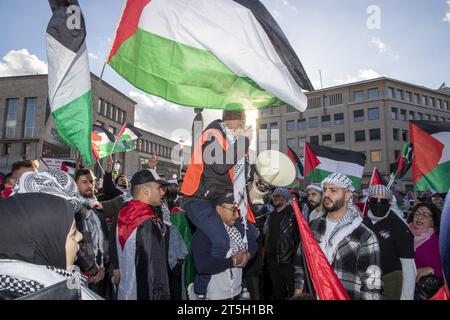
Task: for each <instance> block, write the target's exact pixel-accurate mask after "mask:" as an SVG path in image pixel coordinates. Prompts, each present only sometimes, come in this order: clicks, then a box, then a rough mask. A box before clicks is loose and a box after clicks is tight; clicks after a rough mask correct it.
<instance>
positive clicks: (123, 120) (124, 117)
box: [122, 111, 127, 123]
mask: <svg viewBox="0 0 450 320" xmlns="http://www.w3.org/2000/svg"><path fill="white" fill-rule="evenodd" d="M122 114H123V118H122V123H125V122H126V121H127V113H126V112H125V111H124V112H123V113H122Z"/></svg>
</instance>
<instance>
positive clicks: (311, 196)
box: [305, 184, 325, 222]
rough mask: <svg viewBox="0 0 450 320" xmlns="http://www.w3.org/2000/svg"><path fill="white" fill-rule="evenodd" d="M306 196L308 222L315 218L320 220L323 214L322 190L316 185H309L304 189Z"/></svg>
mask: <svg viewBox="0 0 450 320" xmlns="http://www.w3.org/2000/svg"><path fill="white" fill-rule="evenodd" d="M305 191H306V194H307V196H308V207H309V213H308V217H307V218H308V220H307V221H308V222H311V221H313V220H315V219H317V218H320V217H321V216H322V215H323V214H324V213H325V212H324V210H323V204H322V193H323V189H322V187H321V186H320V185H318V184H310V185H309V186H308V187H306V189H305Z"/></svg>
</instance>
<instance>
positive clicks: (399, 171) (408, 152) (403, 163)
mask: <svg viewBox="0 0 450 320" xmlns="http://www.w3.org/2000/svg"><path fill="white" fill-rule="evenodd" d="M412 159H413V145H412V144H411V143H409V142H408V143H405V145H404V146H403V149H402V154H400V155H399V156H398V158H397V160H396V162H395V164H394V165H393V169H394V170H393V171H394V172H393V173H394V176H395V179H401V178H403V177H404V176H405V175H406V173H408V171H409V169H410V168H411V166H412Z"/></svg>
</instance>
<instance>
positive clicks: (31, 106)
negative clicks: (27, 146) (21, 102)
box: [23, 98, 37, 138]
mask: <svg viewBox="0 0 450 320" xmlns="http://www.w3.org/2000/svg"><path fill="white" fill-rule="evenodd" d="M36 110H37V98H27V99H26V100H25V125H24V130H23V137H24V138H34V136H35V129H36Z"/></svg>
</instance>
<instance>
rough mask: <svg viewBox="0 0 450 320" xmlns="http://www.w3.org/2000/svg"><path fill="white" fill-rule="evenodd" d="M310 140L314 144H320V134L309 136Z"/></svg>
mask: <svg viewBox="0 0 450 320" xmlns="http://www.w3.org/2000/svg"><path fill="white" fill-rule="evenodd" d="M309 142H311V143H312V144H317V145H318V144H319V136H311V137H309Z"/></svg>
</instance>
